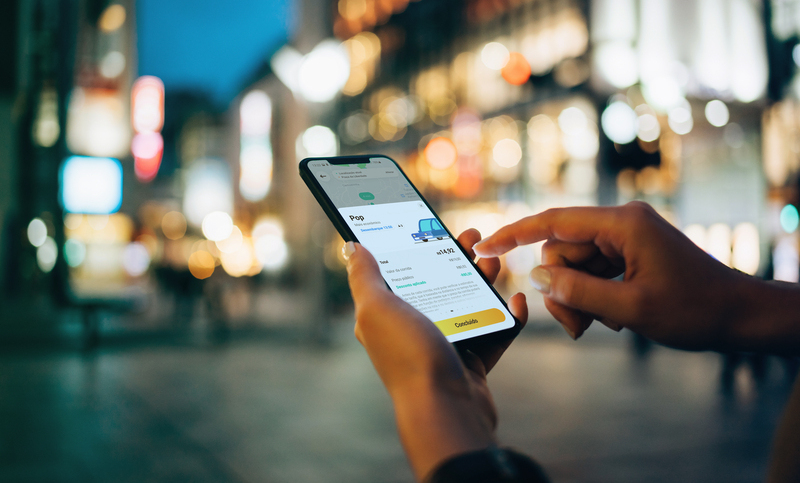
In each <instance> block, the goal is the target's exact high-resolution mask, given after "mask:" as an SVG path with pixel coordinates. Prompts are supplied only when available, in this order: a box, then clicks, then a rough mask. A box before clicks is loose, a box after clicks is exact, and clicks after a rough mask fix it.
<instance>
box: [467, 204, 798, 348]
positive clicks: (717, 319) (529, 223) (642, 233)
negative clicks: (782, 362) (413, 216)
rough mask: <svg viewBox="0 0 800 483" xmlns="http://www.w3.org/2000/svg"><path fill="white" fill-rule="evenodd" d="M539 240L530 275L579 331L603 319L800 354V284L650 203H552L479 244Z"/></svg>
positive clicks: (498, 247)
mask: <svg viewBox="0 0 800 483" xmlns="http://www.w3.org/2000/svg"><path fill="white" fill-rule="evenodd" d="M542 240H546V242H545V244H544V247H543V252H542V253H543V262H542V265H541V266H539V267H536V268H534V269H533V272H532V273H531V281H532V283H533V284H534V286H535V287H536V288H537V289H538V290H539V291H540V292H542V293H543V294H544V295H545V306H546V307H547V309H548V310H549V311H550V312H551V314H552V315H553V316H554V317H555V318H556V319H557V320H558V321H559V322H561V324H562V325H563V326H564V328H565V330H566V331H567V333H569V334H570V335H571V336H572V337H573V338H578V337H580V335H581V334H582V333H583V332H584V331H585V330H586V329H587V328H588V327H589V325H590V324H591V323H592V321H593V320H599V321H600V322H601V323H603V324H605V325H606V326H608V327H610V328H612V329H614V330H619V329H621V328H628V329H630V330H633V331H634V332H637V333H639V334H642V335H644V336H646V337H649V338H651V339H653V340H655V341H657V342H661V343H663V344H666V345H670V346H673V347H678V348H683V349H690V350H718V351H739V350H742V351H759V352H771V353H785V354H797V353H800V287H798V286H797V285H795V284H785V283H778V282H764V281H762V280H759V279H756V278H754V277H751V276H749V275H746V274H744V273H741V272H739V271H736V270H733V269H731V268H728V267H726V266H725V265H723V264H722V263H720V262H719V261H717V260H715V259H714V258H712V257H711V256H709V255H708V254H706V253H705V252H703V251H702V250H701V249H700V248H698V247H697V246H696V245H695V244H694V243H692V242H691V240H689V239H688V238H687V237H686V236H684V235H683V234H682V233H681V232H680V231H679V230H677V229H676V228H675V227H673V226H672V225H670V224H669V223H668V222H667V221H666V220H664V219H663V218H662V217H660V216H659V215H658V214H657V213H656V212H655V210H653V209H652V208H651V207H650V206H649V205H647V204H645V203H641V202H633V203H629V204H627V205H625V206H621V207H612V208H594V207H591V208H560V209H552V210H547V211H545V212H542V213H540V214H538V215H534V216H531V217H527V218H524V219H522V220H520V221H518V222H516V223H513V224H511V225H508V226H505V227H503V228H501V229H500V230H499V231H498V232H497V233H495V234H494V235H492V236H490V237H487V238H486V239H485V240H483V241H482V242H480V243H478V244H477V245H475V247H474V249H475V252H476V253H477V254H478V255H480V256H490V257H496V256H499V255H501V254H503V253H506V252H508V251H510V250H512V249H513V248H515V247H517V246H521V245H526V244H530V243H535V242H538V241H542ZM621 274H624V279H623V280H622V281H617V280H611V278H614V277H616V276H618V275H621Z"/></svg>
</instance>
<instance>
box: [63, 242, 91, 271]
mask: <svg viewBox="0 0 800 483" xmlns="http://www.w3.org/2000/svg"><path fill="white" fill-rule="evenodd" d="M85 259H86V244H85V243H83V242H82V241H80V240H78V239H75V238H70V239H69V240H67V241H66V242H65V243H64V260H65V261H66V262H67V265H69V266H70V267H72V268H77V267H79V266H81V264H82V263H83V261H84V260H85Z"/></svg>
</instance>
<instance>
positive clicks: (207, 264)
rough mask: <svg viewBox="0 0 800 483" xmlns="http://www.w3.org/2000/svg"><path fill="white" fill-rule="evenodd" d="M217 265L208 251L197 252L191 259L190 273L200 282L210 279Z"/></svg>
mask: <svg viewBox="0 0 800 483" xmlns="http://www.w3.org/2000/svg"><path fill="white" fill-rule="evenodd" d="M215 265H216V264H215V263H214V257H213V256H212V255H211V254H210V253H208V252H207V251H203V250H200V251H196V252H194V253H192V255H191V256H190V257H189V271H190V272H192V275H194V276H195V278H199V279H200V280H203V279H205V278H208V277H210V276H211V274H213V273H214V267H215Z"/></svg>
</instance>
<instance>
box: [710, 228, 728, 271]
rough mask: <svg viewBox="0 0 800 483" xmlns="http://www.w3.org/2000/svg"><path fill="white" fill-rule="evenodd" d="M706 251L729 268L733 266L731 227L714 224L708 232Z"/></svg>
mask: <svg viewBox="0 0 800 483" xmlns="http://www.w3.org/2000/svg"><path fill="white" fill-rule="evenodd" d="M706 251H707V252H708V254H709V255H711V256H712V257H714V258H716V259H717V260H719V261H720V262H722V263H724V264H725V265H727V266H729V267H730V266H731V227H730V226H728V225H726V224H725V223H714V224H713V225H711V226H710V227H708V231H707V232H706Z"/></svg>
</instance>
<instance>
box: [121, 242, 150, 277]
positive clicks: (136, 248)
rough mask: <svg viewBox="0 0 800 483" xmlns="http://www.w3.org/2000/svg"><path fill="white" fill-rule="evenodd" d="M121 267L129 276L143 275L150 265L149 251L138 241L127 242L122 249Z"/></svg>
mask: <svg viewBox="0 0 800 483" xmlns="http://www.w3.org/2000/svg"><path fill="white" fill-rule="evenodd" d="M122 267H123V268H124V269H125V272H126V273H127V274H128V275H130V276H131V277H139V276H141V275H143V274H144V273H145V272H146V271H147V269H148V268H149V267H150V253H149V252H148V251H147V247H145V246H144V245H142V244H141V243H139V242H132V243H128V245H127V246H126V247H125V249H124V250H123V251H122Z"/></svg>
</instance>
